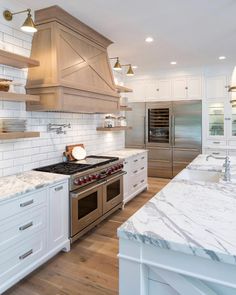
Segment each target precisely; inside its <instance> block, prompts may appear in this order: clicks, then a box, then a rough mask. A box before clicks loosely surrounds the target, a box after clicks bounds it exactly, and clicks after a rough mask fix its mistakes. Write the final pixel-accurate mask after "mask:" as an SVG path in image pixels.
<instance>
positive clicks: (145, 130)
mask: <svg viewBox="0 0 236 295" xmlns="http://www.w3.org/2000/svg"><path fill="white" fill-rule="evenodd" d="M143 118H144V123H143V125H144V145H146V134H147V133H146V132H147V129H146V128H147V126H146V125H147V124H146V117H145V116H144V117H143Z"/></svg>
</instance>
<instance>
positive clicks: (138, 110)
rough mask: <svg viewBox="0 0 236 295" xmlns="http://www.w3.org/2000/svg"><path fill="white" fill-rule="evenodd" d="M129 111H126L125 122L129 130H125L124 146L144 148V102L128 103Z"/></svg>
mask: <svg viewBox="0 0 236 295" xmlns="http://www.w3.org/2000/svg"><path fill="white" fill-rule="evenodd" d="M129 107H131V108H132V111H131V112H126V118H127V124H128V126H132V129H131V130H127V131H126V132H125V146H126V147H128V148H141V149H143V148H145V132H146V127H145V124H146V122H145V103H144V102H134V103H129Z"/></svg>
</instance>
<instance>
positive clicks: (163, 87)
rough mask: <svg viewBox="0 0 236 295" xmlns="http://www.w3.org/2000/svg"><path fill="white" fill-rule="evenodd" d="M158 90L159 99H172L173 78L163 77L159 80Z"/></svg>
mask: <svg viewBox="0 0 236 295" xmlns="http://www.w3.org/2000/svg"><path fill="white" fill-rule="evenodd" d="M157 92H158V99H159V100H171V96H172V93H171V80H168V79H161V80H158V82H157Z"/></svg>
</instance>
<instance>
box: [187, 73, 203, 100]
mask: <svg viewBox="0 0 236 295" xmlns="http://www.w3.org/2000/svg"><path fill="white" fill-rule="evenodd" d="M187 88H188V89H187V97H188V98H189V99H202V79H201V77H188V78H187Z"/></svg>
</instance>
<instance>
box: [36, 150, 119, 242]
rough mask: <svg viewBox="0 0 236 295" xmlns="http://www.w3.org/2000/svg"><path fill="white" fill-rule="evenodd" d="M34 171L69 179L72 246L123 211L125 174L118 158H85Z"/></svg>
mask: <svg viewBox="0 0 236 295" xmlns="http://www.w3.org/2000/svg"><path fill="white" fill-rule="evenodd" d="M35 170H37V171H43V172H50V173H58V174H66V175H70V179H69V189H70V238H71V242H74V241H75V240H77V239H78V238H80V237H81V236H82V235H83V234H85V233H86V232H87V231H88V230H90V229H91V228H93V227H94V226H95V225H97V224H98V223H99V222H101V221H102V220H103V219H105V218H106V217H107V216H109V215H110V214H112V213H113V212H115V211H116V210H117V209H119V208H121V207H122V202H123V175H124V174H125V172H123V161H121V160H119V158H116V157H101V156H88V157H87V158H85V159H84V160H81V161H73V162H66V163H58V164H55V165H50V166H46V167H40V168H37V169H35Z"/></svg>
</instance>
